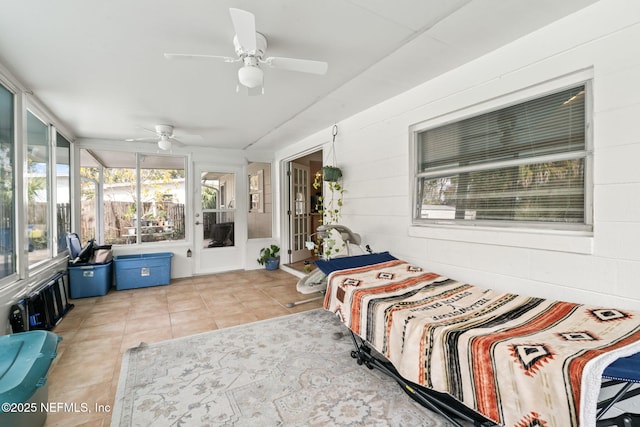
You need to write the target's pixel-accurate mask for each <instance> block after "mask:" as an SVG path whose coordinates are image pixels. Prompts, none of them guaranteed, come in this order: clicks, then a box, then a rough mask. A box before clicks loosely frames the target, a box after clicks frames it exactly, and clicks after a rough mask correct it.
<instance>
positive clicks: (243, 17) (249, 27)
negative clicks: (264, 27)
mask: <svg viewBox="0 0 640 427" xmlns="http://www.w3.org/2000/svg"><path fill="white" fill-rule="evenodd" d="M229 13H230V14H231V21H232V22H233V28H234V29H235V30H236V37H237V38H238V43H240V46H242V47H243V48H244V50H246V51H247V52H255V50H256V18H255V16H254V15H253V13H251V12H247V11H246V10H242V9H236V8H233V7H232V8H230V9H229Z"/></svg>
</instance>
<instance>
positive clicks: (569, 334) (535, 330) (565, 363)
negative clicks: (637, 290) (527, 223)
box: [324, 260, 640, 427]
mask: <svg viewBox="0 0 640 427" xmlns="http://www.w3.org/2000/svg"><path fill="white" fill-rule="evenodd" d="M324 307H325V309H327V310H329V311H331V312H334V313H336V314H338V315H339V316H340V318H341V319H342V321H343V322H344V323H345V324H346V326H348V327H349V328H350V329H351V330H352V331H353V332H355V333H356V334H357V335H359V336H360V337H361V338H363V339H365V340H366V341H367V342H368V343H370V345H371V346H372V347H373V348H375V349H376V350H377V351H378V352H379V353H381V354H382V355H384V356H385V357H386V358H387V359H388V360H389V361H390V362H391V363H392V364H393V365H394V366H395V368H396V369H397V370H398V371H399V373H400V375H402V376H403V377H404V378H406V379H407V380H409V381H412V382H414V383H416V384H419V385H422V386H424V387H427V388H430V389H433V390H436V391H440V392H445V393H448V394H450V395H451V396H453V397H455V398H456V399H457V400H459V401H460V402H462V403H463V404H464V405H466V406H468V407H470V408H472V409H474V410H476V411H477V412H479V413H481V414H483V415H484V416H485V417H487V418H489V419H490V420H493V421H494V422H496V423H498V424H501V425H506V426H516V427H525V426H547V427H566V426H593V425H595V412H596V404H597V399H598V393H599V390H600V382H601V376H602V372H603V370H604V369H605V368H606V366H608V365H609V364H610V363H611V362H613V361H614V360H616V359H617V358H619V357H624V356H628V355H630V354H634V353H637V352H640V312H634V311H630V310H619V309H615V308H611V307H592V306H587V305H581V304H575V303H568V302H561V301H552V300H548V299H542V298H532V297H526V296H520V295H515V294H510V293H503V292H497V291H494V290H491V289H483V288H480V287H477V286H471V285H468V284H465V283H461V282H458V281H455V280H451V279H448V278H446V277H443V276H440V275H438V274H435V273H431V272H427V271H425V270H423V269H422V268H420V267H417V266H413V265H411V264H409V263H407V262H404V261H401V260H394V261H388V262H384V263H380V264H375V265H370V266H364V267H359V268H353V269H348V270H339V271H335V272H333V273H331V274H330V275H329V278H328V283H327V293H326V297H325V301H324Z"/></svg>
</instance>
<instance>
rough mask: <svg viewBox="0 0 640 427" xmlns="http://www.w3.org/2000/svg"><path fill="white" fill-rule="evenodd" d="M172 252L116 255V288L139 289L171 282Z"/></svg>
mask: <svg viewBox="0 0 640 427" xmlns="http://www.w3.org/2000/svg"><path fill="white" fill-rule="evenodd" d="M171 257H173V253H172V252H157V253H149V254H137V255H119V256H116V257H114V263H115V277H116V289H117V290H119V291H120V290H123V289H137V288H146V287H148V286H160V285H168V284H169V283H170V282H171Z"/></svg>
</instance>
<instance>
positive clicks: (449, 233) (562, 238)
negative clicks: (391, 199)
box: [409, 225, 593, 254]
mask: <svg viewBox="0 0 640 427" xmlns="http://www.w3.org/2000/svg"><path fill="white" fill-rule="evenodd" d="M409 236H410V237H418V238H424V239H437V240H449V241H458V242H465V243H480V244H484V245H497V246H511V247H517V248H528V249H541V250H547V251H558V252H570V253H577V254H592V253H593V234H592V233H590V232H576V231H553V230H538V229H536V230H532V229H496V228H489V227H484V228H483V227H473V228H470V227H464V226H453V225H452V226H446V225H445V226H443V225H438V226H431V225H412V226H410V227H409Z"/></svg>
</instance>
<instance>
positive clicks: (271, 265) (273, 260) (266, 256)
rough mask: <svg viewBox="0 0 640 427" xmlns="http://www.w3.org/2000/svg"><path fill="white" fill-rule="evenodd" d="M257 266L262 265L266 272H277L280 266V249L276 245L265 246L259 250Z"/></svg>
mask: <svg viewBox="0 0 640 427" xmlns="http://www.w3.org/2000/svg"><path fill="white" fill-rule="evenodd" d="M257 261H258V264H260V265H264V267H265V268H266V269H267V270H277V268H278V265H279V264H280V247H279V246H278V245H271V246H267V247H266V248H262V249H260V258H258V259H257Z"/></svg>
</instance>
